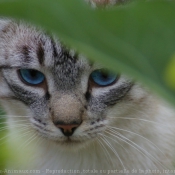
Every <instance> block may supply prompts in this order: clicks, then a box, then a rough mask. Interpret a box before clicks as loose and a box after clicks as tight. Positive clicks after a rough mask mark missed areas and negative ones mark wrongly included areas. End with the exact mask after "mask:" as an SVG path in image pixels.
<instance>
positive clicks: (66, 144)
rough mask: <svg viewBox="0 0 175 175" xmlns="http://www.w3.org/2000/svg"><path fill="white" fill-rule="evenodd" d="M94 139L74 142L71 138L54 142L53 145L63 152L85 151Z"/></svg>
mask: <svg viewBox="0 0 175 175" xmlns="http://www.w3.org/2000/svg"><path fill="white" fill-rule="evenodd" d="M95 140H96V139H90V140H74V139H71V138H66V139H65V140H62V141H60V140H54V142H55V144H56V145H57V146H58V147H59V148H61V149H62V150H65V151H78V150H80V149H85V148H87V147H89V146H90V145H91V144H93V142H94V141H95Z"/></svg>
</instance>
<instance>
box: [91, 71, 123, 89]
mask: <svg viewBox="0 0 175 175" xmlns="http://www.w3.org/2000/svg"><path fill="white" fill-rule="evenodd" d="M98 70H102V71H107V72H111V73H113V74H114V75H115V74H116V73H114V72H112V71H110V70H109V69H106V68H101V69H95V70H93V71H92V72H91V74H90V76H89V85H90V86H91V87H98V88H103V87H107V86H112V85H114V84H115V83H116V82H117V81H118V80H119V78H120V74H116V78H115V80H114V81H112V82H111V83H109V84H107V85H99V84H98V83H96V82H95V81H94V79H93V78H92V73H93V72H94V71H98Z"/></svg>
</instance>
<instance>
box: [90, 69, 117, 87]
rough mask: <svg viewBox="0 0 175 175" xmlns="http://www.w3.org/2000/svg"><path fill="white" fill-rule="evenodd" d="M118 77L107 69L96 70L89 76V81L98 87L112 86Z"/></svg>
mask: <svg viewBox="0 0 175 175" xmlns="http://www.w3.org/2000/svg"><path fill="white" fill-rule="evenodd" d="M118 77H119V75H118V74H115V73H113V72H111V71H109V70H107V69H97V70H95V71H93V72H92V73H91V75H90V79H91V80H92V81H93V82H94V83H95V84H96V85H98V86H109V85H112V84H113V83H114V82H116V80H117V79H118Z"/></svg>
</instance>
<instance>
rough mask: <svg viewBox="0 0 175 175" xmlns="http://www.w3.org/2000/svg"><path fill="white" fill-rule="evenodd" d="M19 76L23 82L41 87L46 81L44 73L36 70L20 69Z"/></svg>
mask: <svg viewBox="0 0 175 175" xmlns="http://www.w3.org/2000/svg"><path fill="white" fill-rule="evenodd" d="M19 75H20V77H21V78H22V80H23V81H24V82H25V83H27V84H29V85H39V84H41V83H42V82H43V81H44V79H45V76H44V74H43V73H41V72H39V71H37V70H34V69H20V70H19Z"/></svg>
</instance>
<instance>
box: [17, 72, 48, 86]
mask: <svg viewBox="0 0 175 175" xmlns="http://www.w3.org/2000/svg"><path fill="white" fill-rule="evenodd" d="M21 70H33V71H37V72H40V71H38V70H36V69H18V70H17V74H18V77H19V79H20V80H21V81H22V82H23V83H24V84H26V85H28V86H34V87H42V86H43V84H45V81H46V77H45V75H44V74H43V73H42V72H40V73H41V74H43V76H44V79H43V80H42V81H41V82H40V83H38V84H32V83H29V82H27V81H26V80H25V79H24V78H23V76H22V75H21Z"/></svg>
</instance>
